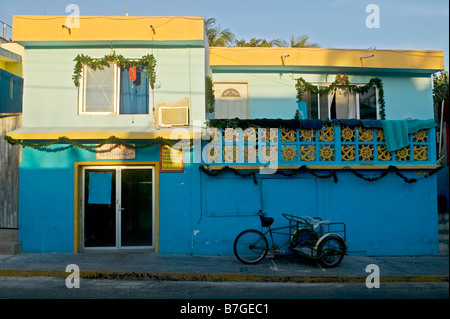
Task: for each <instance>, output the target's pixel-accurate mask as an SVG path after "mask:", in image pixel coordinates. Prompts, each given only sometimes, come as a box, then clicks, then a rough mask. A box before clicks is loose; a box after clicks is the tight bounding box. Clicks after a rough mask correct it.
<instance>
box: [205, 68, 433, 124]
mask: <svg viewBox="0 0 450 319" xmlns="http://www.w3.org/2000/svg"><path fill="white" fill-rule="evenodd" d="M335 76H336V74H324V73H318V72H317V73H309V72H305V73H281V72H270V73H269V72H267V71H266V72H264V71H262V70H260V71H256V70H255V71H252V72H246V71H243V72H237V71H236V70H233V71H232V72H226V71H224V70H223V69H221V70H220V71H218V70H215V69H214V68H213V81H214V82H245V83H248V96H249V108H250V118H253V119H255V118H282V119H292V118H293V117H294V115H295V112H296V110H297V109H298V107H297V103H296V94H297V92H296V89H295V79H297V78H299V77H303V78H304V79H305V80H306V81H308V82H310V83H324V84H325V83H331V82H333V81H334V80H335ZM373 77H378V78H380V79H381V80H382V81H383V89H384V99H385V104H386V119H387V120H400V119H405V118H408V117H411V118H414V119H430V118H434V111H433V97H432V78H431V76H430V75H424V74H420V75H418V74H406V73H398V74H395V73H392V72H391V73H382V74H378V73H374V74H373V75H372V74H371V75H351V74H349V81H350V83H352V84H366V83H368V82H369V80H370V79H371V78H373Z"/></svg>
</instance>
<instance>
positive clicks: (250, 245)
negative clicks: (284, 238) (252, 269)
mask: <svg viewBox="0 0 450 319" xmlns="http://www.w3.org/2000/svg"><path fill="white" fill-rule="evenodd" d="M268 250H269V244H268V243H267V239H266V237H265V236H264V234H263V233H261V232H260V231H258V230H256V229H247V230H244V231H243V232H242V233H240V234H239V235H238V236H237V237H236V239H235V240H234V245H233V251H234V255H235V256H236V258H237V259H238V260H239V261H240V262H242V263H244V264H248V265H254V264H257V263H259V262H260V261H262V260H263V259H264V258H265V257H266V255H267V252H268Z"/></svg>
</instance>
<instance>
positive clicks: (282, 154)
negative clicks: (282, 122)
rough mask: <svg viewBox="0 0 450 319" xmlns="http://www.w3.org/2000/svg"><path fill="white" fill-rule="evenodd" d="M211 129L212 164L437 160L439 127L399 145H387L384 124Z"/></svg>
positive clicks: (402, 163)
mask: <svg viewBox="0 0 450 319" xmlns="http://www.w3.org/2000/svg"><path fill="white" fill-rule="evenodd" d="M379 123H380V122H379ZM207 131H208V133H209V135H210V138H211V140H210V142H209V143H207V144H206V146H205V147H206V154H205V156H204V159H203V160H204V164H205V165H210V166H211V167H213V166H217V165H226V166H231V167H233V166H235V167H236V166H265V165H277V166H278V167H279V168H283V167H285V168H292V167H298V166H302V165H308V166H320V167H318V168H321V167H323V168H325V167H326V166H330V165H331V166H336V167H337V166H350V167H351V166H359V167H369V166H374V168H376V167H380V166H390V165H395V166H405V167H404V168H406V166H411V165H415V166H417V167H418V166H422V167H424V166H430V167H431V166H433V165H436V145H435V144H436V141H435V139H436V137H435V134H436V133H435V128H434V127H433V128H427V129H421V130H418V131H416V132H414V133H411V134H408V138H409V145H408V146H406V147H403V148H400V149H398V150H395V151H388V148H387V145H386V138H385V136H384V131H383V128H382V127H381V126H380V127H372V128H368V127H367V126H366V127H364V125H358V126H347V125H343V124H342V123H339V124H335V123H331V122H328V123H327V122H324V123H323V125H322V126H321V127H318V126H317V125H316V127H314V128H305V127H300V128H293V127H280V128H262V127H251V126H250V127H246V128H240V127H223V128H218V127H209V128H208V129H207ZM248 168H250V167H248Z"/></svg>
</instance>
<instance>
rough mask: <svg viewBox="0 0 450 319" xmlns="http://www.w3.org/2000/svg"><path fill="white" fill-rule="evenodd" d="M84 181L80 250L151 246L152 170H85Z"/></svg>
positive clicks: (92, 168) (112, 168)
mask: <svg viewBox="0 0 450 319" xmlns="http://www.w3.org/2000/svg"><path fill="white" fill-rule="evenodd" d="M83 178H84V179H83V197H82V198H83V204H82V209H83V213H82V219H83V220H82V225H83V229H82V241H83V242H82V247H83V248H85V249H130V248H152V247H153V246H154V230H153V227H154V183H153V181H154V170H153V168H152V167H126V166H124V167H85V168H84V170H83Z"/></svg>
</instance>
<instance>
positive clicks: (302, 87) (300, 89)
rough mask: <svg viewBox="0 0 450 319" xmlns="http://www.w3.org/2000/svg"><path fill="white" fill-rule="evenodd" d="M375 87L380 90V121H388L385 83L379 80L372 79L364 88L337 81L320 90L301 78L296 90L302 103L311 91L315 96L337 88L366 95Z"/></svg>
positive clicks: (298, 99)
mask: <svg viewBox="0 0 450 319" xmlns="http://www.w3.org/2000/svg"><path fill="white" fill-rule="evenodd" d="M373 86H376V87H377V88H378V102H379V103H380V110H379V111H380V114H379V115H380V119H382V120H385V119H386V111H385V107H386V105H385V101H384V90H383V81H381V79H379V78H372V79H370V81H369V83H367V84H365V85H363V86H356V85H354V84H350V82H349V81H346V82H345V84H341V83H339V82H338V81H337V80H335V81H334V82H333V83H331V84H330V85H329V86H327V87H325V88H323V89H319V88H318V87H317V86H316V85H313V84H311V83H309V82H307V81H306V80H305V79H304V78H302V77H300V78H298V79H296V83H295V88H296V90H297V102H301V101H302V99H303V93H304V92H305V91H309V92H311V93H313V94H320V95H322V94H329V93H331V92H332V91H333V90H334V89H335V88H340V89H346V90H352V91H353V92H355V93H360V94H365V93H367V92H368V91H369V89H370V88H371V87H373Z"/></svg>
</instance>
